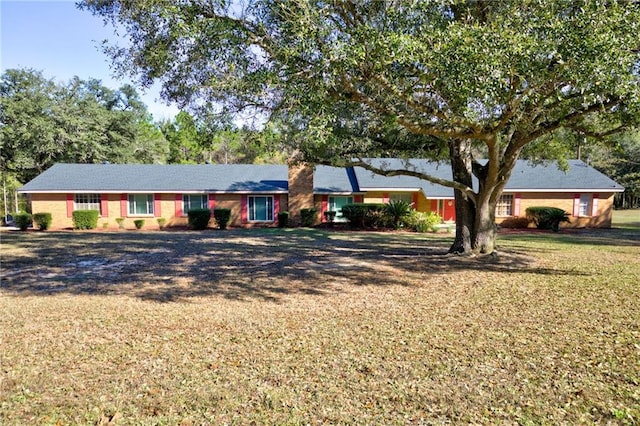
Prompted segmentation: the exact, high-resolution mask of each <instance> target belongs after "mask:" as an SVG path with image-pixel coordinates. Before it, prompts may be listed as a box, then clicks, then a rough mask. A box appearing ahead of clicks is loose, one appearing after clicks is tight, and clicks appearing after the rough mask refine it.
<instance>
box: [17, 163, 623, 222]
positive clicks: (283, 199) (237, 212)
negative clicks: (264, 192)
mask: <svg viewBox="0 0 640 426" xmlns="http://www.w3.org/2000/svg"><path fill="white" fill-rule="evenodd" d="M291 169H293V172H291V171H290V175H289V179H290V180H289V196H287V195H286V194H276V195H274V197H275V198H276V199H279V203H280V211H289V212H290V214H291V216H292V217H293V218H292V219H291V223H292V224H293V225H299V224H300V210H301V209H303V208H313V207H315V208H316V209H317V210H318V217H317V223H320V222H321V221H322V213H321V212H322V206H323V196H322V195H318V196H315V197H314V195H313V167H311V166H304V165H303V166H302V167H298V168H296V167H292V168H291ZM291 169H290V170H291ZM505 194H509V193H505ZM513 195H514V204H515V194H513ZM575 195H576V194H574V193H571V194H568V193H553V192H548V193H520V214H519V217H525V216H526V209H527V207H535V206H549V207H558V208H561V209H563V210H565V211H567V212H569V214H570V215H571V223H568V224H567V223H563V224H561V226H563V227H574V228H576V227H593V228H610V227H611V219H612V215H613V197H614V193H611V192H608V193H607V192H600V193H589V195H590V196H591V204H590V211H591V213H593V211H592V210H593V199H594V197H593V196H594V195H597V200H598V201H597V209H596V210H597V215H590V216H585V217H575V216H573V213H574V199H575ZM383 196H384V194H383V193H376V192H371V193H369V194H367V195H366V196H365V199H364V201H365V202H381V201H382V199H383ZM30 197H31V209H32V212H33V213H43V212H48V213H51V215H52V224H51V228H52V229H65V228H72V227H73V220H72V218H71V217H70V216H68V214H67V194H31V195H30ZM101 197H102V201H103V202H104V200H105V197H106V200H107V201H106V207H107V210H108V212H107V213H108V215H107V216H104V217H102V216H101V217H100V218H99V219H98V228H99V229H102V228H103V224H105V223H106V224H107V229H117V228H118V224H117V223H116V220H115V219H116V218H118V217H121V216H122V214H121V213H122V212H121V199H122V194H102V195H101ZM179 197H181V194H160V195H159V197H158V198H157V199H156V203H155V205H156V206H159V207H160V214H158V213H157V212H156V214H155V216H154V217H149V216H144V217H139V218H140V219H144V220H145V225H144V228H145V229H157V228H158V223H157V218H158V217H163V218H165V219H166V226H186V225H187V218H186V217H184V216H182V215H180V216H176V202H177V201H176V200H177V199H178V198H179ZM242 197H243V196H242V195H239V194H215V205H216V207H217V208H229V209H231V220H230V223H229V225H230V226H234V227H239V226H251V224H247V223H243V222H242V212H241V206H242ZM103 206H104V204H103ZM417 210H419V211H430V210H431V207H430V200H428V199H426V198H425V197H424V195H423V194H422V193H420V195H419V197H418V205H417ZM135 219H137V217H128V215H125V221H124V226H125V228H127V229H134V223H133V221H134V220H135ZM508 219H509V218H508V217H497V218H496V222H497V223H502V222H503V221H505V220H508ZM275 224H277V216H276V215H275V214H274V223H273V225H275ZM211 225H212V226H213V225H214V222H213V221H212V222H211ZM264 225H265V224H260V226H264ZM267 225H270V224H267Z"/></svg>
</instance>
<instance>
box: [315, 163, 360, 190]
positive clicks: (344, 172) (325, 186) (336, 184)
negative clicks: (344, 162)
mask: <svg viewBox="0 0 640 426" xmlns="http://www.w3.org/2000/svg"><path fill="white" fill-rule="evenodd" d="M313 192H314V193H316V194H332V193H333V194H335V193H353V192H360V188H359V187H358V181H357V180H356V175H355V173H354V171H353V168H352V167H331V166H316V169H315V172H314V174H313Z"/></svg>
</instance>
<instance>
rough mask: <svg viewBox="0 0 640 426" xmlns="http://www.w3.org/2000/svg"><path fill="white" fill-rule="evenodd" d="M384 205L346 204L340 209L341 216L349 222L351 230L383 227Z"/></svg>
mask: <svg viewBox="0 0 640 426" xmlns="http://www.w3.org/2000/svg"><path fill="white" fill-rule="evenodd" d="M384 209H385V204H378V203H371V204H346V205H345V206H343V207H342V216H343V217H344V218H345V219H347V220H348V221H349V225H350V226H351V228H353V229H363V228H378V227H381V226H384V222H385V215H384Z"/></svg>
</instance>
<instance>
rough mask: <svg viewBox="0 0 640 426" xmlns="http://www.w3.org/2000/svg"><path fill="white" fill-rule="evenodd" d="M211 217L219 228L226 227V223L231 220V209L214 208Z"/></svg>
mask: <svg viewBox="0 0 640 426" xmlns="http://www.w3.org/2000/svg"><path fill="white" fill-rule="evenodd" d="M213 217H214V219H215V220H216V223H217V224H218V227H219V228H220V229H227V224H228V223H229V220H231V209H215V210H214V211H213Z"/></svg>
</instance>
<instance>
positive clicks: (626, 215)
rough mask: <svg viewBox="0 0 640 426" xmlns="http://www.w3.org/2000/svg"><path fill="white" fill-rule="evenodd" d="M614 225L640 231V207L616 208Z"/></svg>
mask: <svg viewBox="0 0 640 426" xmlns="http://www.w3.org/2000/svg"><path fill="white" fill-rule="evenodd" d="M612 225H613V227H615V228H627V229H635V230H638V231H640V209H629V210H614V211H613V223H612Z"/></svg>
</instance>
